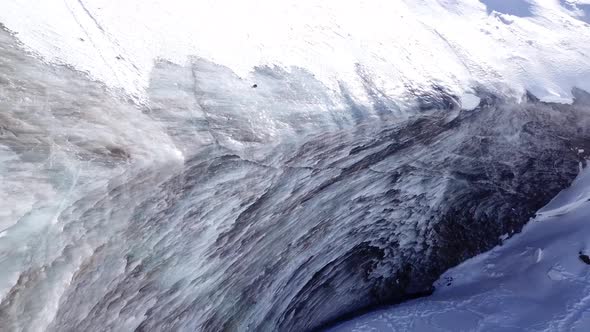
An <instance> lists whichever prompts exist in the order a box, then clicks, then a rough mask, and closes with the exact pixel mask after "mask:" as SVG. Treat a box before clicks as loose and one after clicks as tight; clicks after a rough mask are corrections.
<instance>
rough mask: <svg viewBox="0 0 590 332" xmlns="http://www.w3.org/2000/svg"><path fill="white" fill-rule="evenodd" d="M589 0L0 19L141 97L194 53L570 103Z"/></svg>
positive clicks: (19, 5) (77, 11) (104, 0)
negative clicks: (161, 62) (158, 63)
mask: <svg viewBox="0 0 590 332" xmlns="http://www.w3.org/2000/svg"><path fill="white" fill-rule="evenodd" d="M584 1H586V0H583V1H582V0H580V1H577V2H576V1H574V0H562V1H561V2H560V1H559V0H530V1H525V0H518V1H510V2H507V1H504V2H502V1H497V0H486V1H484V2H485V3H484V2H479V1H477V0H456V1H437V0H421V1H415V0H404V1H388V0H375V1H353V2H346V1H345V2H342V1H337V0H327V1H322V2H317V1H313V0H298V1H281V2H277V1H272V0H257V1H248V2H244V1H237V0H215V1H212V0H200V1H187V0H166V1H164V0H150V1H139V0H128V1H114V0H96V1H92V2H90V1H83V0H64V1H61V0H59V1H58V0H46V1H42V2H40V1H37V0H7V1H3V3H2V4H1V5H0V22H2V23H3V24H5V25H6V27H8V28H9V29H11V30H12V31H14V32H17V33H18V37H19V38H20V40H21V41H22V42H23V43H24V44H26V45H27V46H28V47H30V49H31V50H33V51H34V52H37V53H38V54H40V55H41V56H42V57H44V58H45V59H46V60H47V61H50V62H56V63H66V64H70V65H73V66H75V67H76V68H78V69H80V70H83V71H87V72H89V73H90V74H91V75H92V76H93V77H95V78H96V79H98V80H101V81H104V82H106V83H107V84H109V85H110V86H112V87H114V88H121V89H124V90H125V91H127V92H128V93H130V94H133V95H135V96H137V97H141V96H143V94H144V90H145V88H146V86H147V84H148V78H149V73H150V71H151V69H152V66H153V63H154V59H156V58H165V59H168V60H171V61H173V62H176V63H179V64H182V63H184V62H186V61H187V57H188V56H189V55H197V56H200V57H203V58H206V59H209V60H212V61H214V62H217V63H219V64H222V65H225V66H228V67H230V68H231V69H232V70H234V71H235V72H236V73H237V74H238V75H240V76H242V77H244V78H248V77H249V75H250V73H251V71H252V68H253V67H254V66H258V65H265V64H275V65H280V66H284V67H286V68H290V67H293V66H295V67H302V68H304V69H307V70H309V71H311V72H312V73H314V74H315V75H316V76H317V77H318V78H319V79H320V80H322V81H323V82H324V83H325V84H327V85H328V86H330V87H332V88H333V89H334V90H335V91H337V88H338V84H339V82H344V83H345V84H346V85H347V87H348V89H349V90H351V91H352V92H353V94H354V96H355V98H356V99H358V100H359V101H367V100H368V98H367V96H366V92H365V91H364V89H363V88H362V81H363V78H361V77H360V76H359V71H362V72H363V73H364V75H365V79H366V75H367V74H368V75H369V76H370V77H371V79H372V81H373V83H374V84H376V85H377V86H378V87H379V88H380V90H381V91H382V92H383V93H386V94H388V95H389V96H391V97H396V96H401V95H403V94H404V93H406V92H407V91H408V90H409V89H412V90H414V91H415V90H420V89H428V88H429V87H431V86H432V85H433V84H437V85H441V86H445V87H447V88H448V89H449V90H451V91H452V92H454V93H457V94H458V95H460V94H462V93H463V92H469V90H470V88H471V87H474V86H477V85H485V86H487V87H492V88H495V89H496V90H498V91H497V92H502V91H503V92H504V93H509V94H515V95H516V96H518V95H521V94H522V92H523V91H524V89H528V90H530V91H531V92H533V93H534V94H535V95H536V96H538V97H539V98H541V99H542V100H545V101H558V102H570V101H571V98H572V95H571V89H572V87H574V86H576V87H579V88H582V89H585V90H590V58H589V57H588V54H590V29H588V25H587V24H586V23H585V22H584V20H583V18H584V16H583V15H582V14H583V13H582V12H581V11H582V10H583V8H584V7H581V6H583V5H584V3H585V2H584ZM507 3H509V4H507Z"/></svg>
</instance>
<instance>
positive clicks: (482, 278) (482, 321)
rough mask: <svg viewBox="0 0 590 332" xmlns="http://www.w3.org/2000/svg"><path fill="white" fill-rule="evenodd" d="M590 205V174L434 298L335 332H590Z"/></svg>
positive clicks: (463, 268) (452, 273)
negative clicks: (586, 258)
mask: <svg viewBox="0 0 590 332" xmlns="http://www.w3.org/2000/svg"><path fill="white" fill-rule="evenodd" d="M589 200H590V171H589V170H588V169H585V170H584V171H583V172H582V174H581V175H580V176H579V177H578V179H577V180H576V181H575V182H574V184H573V185H572V187H571V188H569V189H567V190H565V191H563V192H562V193H561V194H559V195H558V196H557V197H556V198H555V199H554V200H553V201H552V202H550V203H549V204H548V205H547V206H546V207H545V208H543V209H542V210H540V211H539V213H538V217H537V218H536V219H535V220H534V221H533V222H531V223H529V224H528V225H527V226H526V227H525V229H524V231H523V232H522V233H521V234H518V235H516V236H514V237H513V238H511V239H509V240H507V241H506V242H505V243H504V244H503V245H501V246H499V247H496V248H495V249H493V250H492V251H490V252H488V253H485V254H482V255H479V256H477V257H475V258H472V259H470V260H468V261H466V262H464V263H463V264H461V265H459V266H458V267H456V268H453V269H451V270H449V271H447V272H446V273H445V274H444V275H443V276H441V278H440V279H439V281H438V282H437V283H436V286H437V290H436V291H435V293H434V294H433V295H432V296H430V297H427V298H422V299H418V300H414V301H411V302H408V303H404V304H402V305H399V306H394V307H391V308H388V309H383V310H380V311H376V312H373V313H370V314H367V315H365V316H362V317H360V318H357V319H355V320H352V321H350V322H346V323H343V324H342V325H340V326H337V327H335V328H334V329H332V331H424V332H434V331H588V326H590V295H589V294H590V265H587V264H586V263H584V262H582V260H581V259H580V258H579V253H580V252H582V253H583V254H586V255H589V254H590V236H589V234H590V202H589ZM451 278H452V281H450V282H449V280H451ZM449 284H450V285H449Z"/></svg>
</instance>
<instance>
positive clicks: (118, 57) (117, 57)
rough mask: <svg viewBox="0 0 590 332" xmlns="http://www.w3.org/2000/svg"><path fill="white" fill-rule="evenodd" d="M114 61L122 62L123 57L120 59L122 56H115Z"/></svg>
mask: <svg viewBox="0 0 590 332" xmlns="http://www.w3.org/2000/svg"><path fill="white" fill-rule="evenodd" d="M115 59H117V60H123V57H122V56H120V55H117V56H116V57H115Z"/></svg>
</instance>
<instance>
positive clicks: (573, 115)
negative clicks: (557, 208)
mask: <svg viewBox="0 0 590 332" xmlns="http://www.w3.org/2000/svg"><path fill="white" fill-rule="evenodd" d="M64 3H66V4H70V2H64ZM504 19H506V18H505V17H504ZM503 24H504V23H503ZM580 24H581V23H580ZM82 25H83V24H82ZM100 26H101V27H103V26H102V25H100ZM99 30H100V29H99ZM103 30H106V29H105V28H104V27H103ZM433 33H434V32H433ZM89 34H91V33H89ZM105 36H107V37H112V35H109V34H108V33H105ZM53 37H55V36H53ZM56 38H57V39H59V35H58V37H56ZM97 43H98V42H97ZM99 50H102V49H100V48H99ZM105 54H106V53H105ZM123 60H124V59H123ZM373 69H374V68H373ZM352 71H353V73H354V77H355V79H356V80H357V84H356V85H353V86H354V90H355V91H354V92H351V91H350V90H351V84H348V83H350V82H336V84H333V85H330V87H328V86H327V85H326V84H327V83H326V81H325V80H321V79H319V78H318V77H316V76H315V75H314V74H312V73H310V72H309V71H308V70H307V69H305V68H291V69H289V70H285V69H284V68H283V67H276V66H272V65H269V66H258V67H255V68H254V69H253V70H252V72H251V73H250V74H248V80H245V79H242V78H240V77H239V76H238V75H236V74H235V73H234V71H232V69H230V68H229V67H226V66H223V65H220V64H215V63H213V62H211V61H209V60H205V59H203V58H199V57H189V59H188V60H187V61H186V63H183V64H182V65H179V64H175V63H172V62H169V61H166V60H160V61H157V62H156V63H155V65H154V66H153V68H152V67H150V70H149V79H148V80H147V81H148V83H147V87H146V89H145V99H144V102H143V103H142V104H140V105H138V104H136V103H134V102H132V101H129V100H127V97H126V95H124V94H119V93H117V92H113V91H112V90H109V89H108V88H107V87H106V86H105V85H103V84H102V83H98V82H96V81H93V80H91V79H90V76H89V74H86V73H82V72H79V71H76V70H74V69H73V68H71V67H69V66H58V65H49V64H47V63H45V62H42V61H41V60H39V59H38V58H37V57H33V56H31V55H30V54H28V53H27V52H26V51H25V50H24V49H23V47H22V45H19V44H18V43H17V41H16V39H15V37H14V36H13V35H11V34H10V33H8V32H6V31H5V30H0V177H1V181H0V199H1V200H0V330H1V331H5V330H6V331H104V330H110V331H134V330H137V331H177V330H178V331H197V330H198V331H220V330H228V331H249V330H251V331H277V330H278V331H306V330H313V329H315V328H319V327H321V326H325V324H329V323H331V322H333V321H335V320H339V319H341V318H342V317H345V316H347V315H349V314H355V313H357V312H358V311H359V310H364V309H366V308H370V307H373V306H378V305H383V304H386V303H394V302H398V301H403V300H407V299H409V298H412V297H415V296H418V295H423V294H427V293H429V292H431V291H432V285H433V283H434V282H435V281H436V280H437V279H438V277H439V276H440V275H441V274H442V273H443V272H444V271H446V270H447V269H449V268H451V267H453V266H455V265H457V264H459V263H461V262H463V261H465V260H466V259H468V258H470V257H473V256H474V255H476V254H479V253H481V252H484V251H486V250H488V249H491V248H493V247H494V246H495V245H497V244H498V243H499V242H500V241H501V240H500V238H501V237H503V236H505V235H507V234H508V235H510V234H514V233H515V232H518V231H519V230H520V229H521V228H522V227H523V225H524V224H525V223H526V222H527V221H528V220H529V219H530V218H531V217H532V216H534V214H535V213H536V212H537V211H538V210H539V209H540V208H541V207H543V206H545V205H546V204H547V203H548V202H549V201H550V200H551V199H552V198H553V197H555V195H557V193H559V192H560V191H561V190H562V189H564V188H567V187H568V186H569V185H570V183H571V182H572V181H573V180H574V178H575V177H576V176H577V175H578V173H579V171H580V169H581V168H583V167H585V164H586V161H585V160H586V158H587V156H588V152H589V151H590V140H589V138H590V123H589V121H590V109H589V105H590V96H589V95H588V93H586V92H584V91H582V90H579V89H574V90H573V91H572V92H571V96H573V97H574V99H573V103H572V104H567V105H564V104H552V103H543V102H541V101H539V100H538V99H536V98H535V96H534V95H533V94H526V95H522V96H520V95H519V96H518V97H519V98H513V97H514V94H513V93H512V92H513V91H512V92H510V93H507V94H506V95H503V94H500V93H499V91H502V89H499V88H498V87H497V86H494V87H488V86H486V85H485V84H475V83H474V86H473V87H469V88H468V89H466V90H468V91H469V93H466V94H464V95H462V97H458V96H456V95H455V93H454V92H452V91H453V89H449V88H447V87H446V86H442V85H440V84H437V83H436V80H429V81H428V84H427V85H426V86H421V88H417V86H416V85H413V84H410V86H409V87H407V91H405V90H404V93H403V94H402V95H396V98H393V97H391V96H390V94H388V93H385V92H384V91H383V89H382V86H381V85H379V84H378V83H379V82H376V80H375V77H376V76H375V75H373V74H372V71H373V70H372V69H371V68H369V69H368V68H367V67H366V66H364V65H363V64H361V63H357V64H355V65H354V66H353V69H352ZM90 74H93V73H90ZM377 81H378V80H377ZM253 83H256V86H257V87H256V88H254V87H253ZM359 89H360V91H362V93H361V94H362V95H363V96H364V98H363V99H362V101H363V102H359V98H358V92H359ZM456 92H461V93H463V92H465V91H461V90H460V91H456ZM567 94H570V92H569V91H568V92H567Z"/></svg>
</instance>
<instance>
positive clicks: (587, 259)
mask: <svg viewBox="0 0 590 332" xmlns="http://www.w3.org/2000/svg"><path fill="white" fill-rule="evenodd" d="M578 257H579V258H580V260H581V261H582V262H584V263H586V264H588V265H590V257H588V255H584V254H580V256H578Z"/></svg>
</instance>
